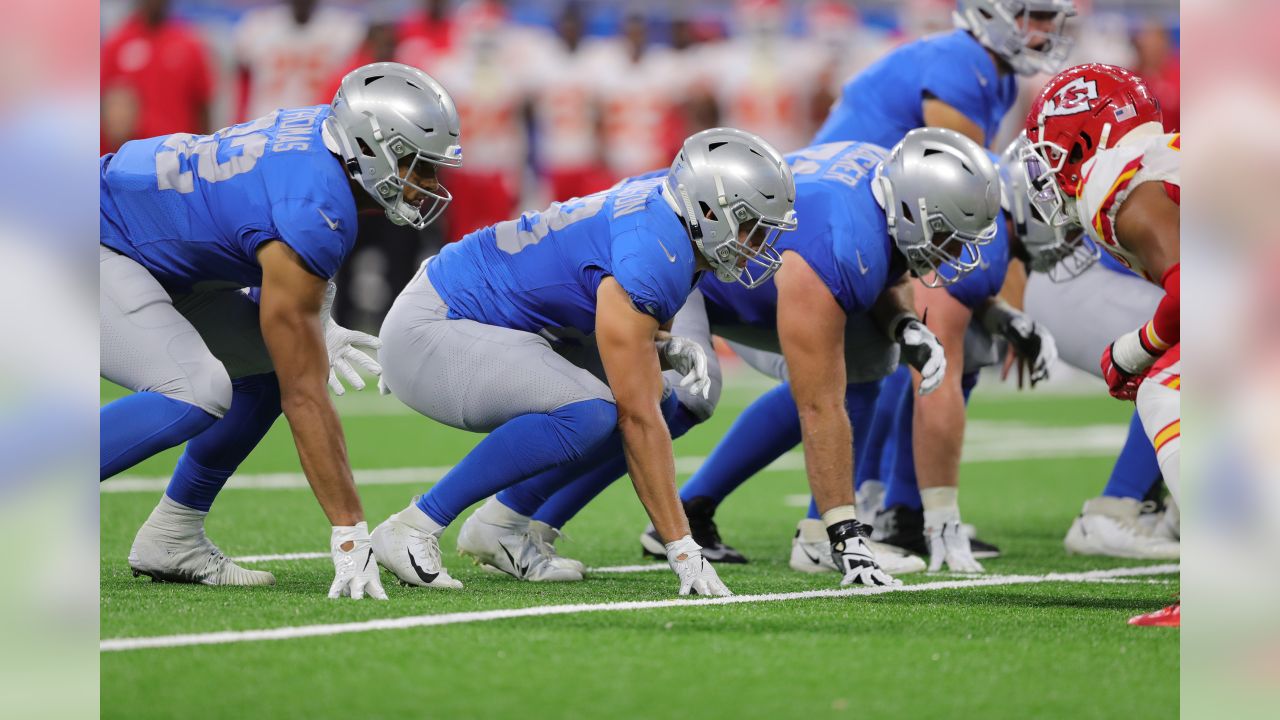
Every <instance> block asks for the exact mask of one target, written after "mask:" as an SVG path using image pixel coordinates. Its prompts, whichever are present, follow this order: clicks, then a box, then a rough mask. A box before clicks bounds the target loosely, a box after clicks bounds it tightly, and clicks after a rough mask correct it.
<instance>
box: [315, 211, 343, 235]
mask: <svg viewBox="0 0 1280 720" xmlns="http://www.w3.org/2000/svg"><path fill="white" fill-rule="evenodd" d="M316 212H318V213H320V217H322V218H324V224H325V225H328V226H329V229H330V230H337V229H338V221H337V220H330V219H329V216H328V215H325V214H324V211H323V210H321V209H320V208H316Z"/></svg>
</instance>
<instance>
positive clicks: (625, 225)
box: [373, 129, 795, 595]
mask: <svg viewBox="0 0 1280 720" xmlns="http://www.w3.org/2000/svg"><path fill="white" fill-rule="evenodd" d="M794 200H795V184H794V182H793V180H792V177H791V171H790V170H789V169H788V167H787V165H786V163H785V162H783V160H782V157H781V156H780V155H779V154H778V153H777V152H776V151H775V150H774V149H773V148H772V147H770V146H769V145H768V144H767V143H765V142H764V141H763V140H761V139H760V138H758V137H756V136H754V135H751V134H750V133H745V132H741V131H738V130H730V129H713V130H706V131H703V132H700V133H698V134H696V135H694V136H692V137H690V138H689V139H688V140H686V141H685V143H684V147H683V148H682V149H681V151H680V154H679V155H678V156H677V157H676V160H675V162H674V163H673V164H672V166H671V170H670V172H669V173H668V174H667V175H666V177H658V178H654V179H652V180H649V181H644V182H634V183H628V184H625V185H622V186H619V187H617V188H614V189H612V190H608V191H606V192H602V193H598V194H595V195H591V196H588V197H585V198H576V199H574V200H571V201H569V202H566V203H563V204H560V203H557V204H555V205H552V206H551V207H550V208H549V209H548V210H546V211H544V212H541V213H526V214H524V215H523V216H521V217H520V218H519V219H517V220H513V221H510V222H505V223H499V224H498V225H495V226H492V227H488V228H484V229H482V230H479V231H476V232H474V233H472V234H471V235H469V236H467V237H466V238H464V239H463V240H462V241H461V242H459V243H457V244H456V245H451V246H449V247H447V248H445V250H444V251H443V252H441V253H440V255H438V256H437V257H435V258H432V259H431V260H429V261H428V262H427V263H425V264H424V266H423V269H422V270H421V271H420V272H419V273H418V275H417V276H416V277H415V278H414V279H413V281H412V282H410V284H409V286H408V287H406V288H405V290H404V292H403V293H401V295H400V297H399V298H397V300H396V302H395V305H394V306H393V307H392V308H391V311H390V313H388V315H387V318H386V321H385V322H384V323H383V326H382V332H381V336H382V341H383V348H382V352H381V356H380V357H381V361H382V364H383V368H384V378H385V379H386V382H387V385H388V386H389V387H390V389H391V391H392V392H393V393H395V395H396V396H397V397H398V398H400V399H401V400H402V401H404V402H405V403H406V404H407V405H409V406H410V407H412V408H414V409H415V410H417V411H419V412H421V413H422V414H424V415H427V416H428V417H431V418H433V419H435V420H438V421H440V422H443V423H445V424H448V425H452V426H453V427H458V428H464V429H467V430H473V431H479V432H488V433H489V435H488V437H486V438H485V439H484V440H483V441H481V442H480V444H479V445H477V446H476V448H475V449H474V450H473V451H471V452H470V453H469V454H468V455H467V456H466V457H464V458H463V459H462V460H461V461H460V462H459V463H458V464H457V465H456V466H455V467H454V469H453V470H452V471H450V472H449V473H448V474H447V475H446V476H445V477H444V478H443V479H442V480H441V481H440V482H439V483H438V484H437V485H436V486H435V487H433V488H432V489H431V491H430V492H428V493H427V494H425V495H423V496H421V497H419V498H415V500H414V501H413V502H412V503H410V504H409V506H408V507H407V508H405V509H404V510H401V511H400V512H398V513H396V514H395V515H392V516H391V517H390V518H389V519H388V520H387V521H386V522H384V523H382V524H381V525H379V526H378V527H377V528H376V529H375V530H374V532H373V548H374V554H375V555H376V557H377V559H378V562H380V563H382V565H383V566H385V567H386V568H387V569H389V570H391V571H392V572H393V573H395V574H396V576H397V577H399V578H400V579H401V580H402V581H404V582H405V583H408V584H411V585H419V586H427V587H461V584H460V583H458V582H457V581H456V580H453V579H452V578H450V577H449V576H448V574H447V573H446V572H445V570H444V568H443V567H442V566H441V564H440V550H439V544H438V539H439V537H440V535H441V534H442V533H443V532H444V528H445V526H447V525H448V524H449V523H450V522H452V521H453V519H454V518H455V517H456V516H457V515H458V513H460V512H461V511H462V510H464V509H466V508H467V507H468V506H469V505H471V504H472V503H474V502H476V501H478V500H481V499H483V498H485V497H488V496H489V495H492V494H494V493H496V492H498V491H499V490H502V489H503V488H506V487H508V486H511V485H514V484H516V483H518V482H520V481H522V480H524V479H526V478H529V477H532V476H533V475H535V474H538V473H541V472H543V471H546V470H550V469H552V468H555V467H557V466H559V465H562V464H565V463H569V462H572V461H575V460H578V459H580V458H582V457H583V456H584V455H586V454H587V453H589V452H591V451H592V450H593V449H594V448H596V447H597V446H598V445H600V444H601V443H602V442H604V441H605V440H606V439H607V438H608V437H609V436H610V435H611V434H612V433H613V432H614V430H615V429H620V430H621V433H622V437H623V442H624V445H625V448H626V456H627V462H628V465H629V466H630V469H631V476H632V479H633V481H634V483H635V488H636V494H637V495H638V496H639V497H640V500H641V502H642V503H643V504H644V506H645V509H646V510H647V511H648V513H649V517H650V518H651V519H652V520H653V524H654V526H655V527H656V528H657V529H658V532H659V533H660V534H661V535H662V538H663V540H664V541H665V543H666V552H667V559H668V561H669V562H670V564H671V568H672V570H674V571H675V572H676V574H677V575H678V576H679V579H680V592H681V593H682V594H684V593H688V592H691V591H692V592H696V593H698V594H711V595H727V594H729V591H728V589H727V588H725V586H724V584H723V583H721V582H720V579H719V578H718V577H717V576H716V572H715V570H714V569H712V567H711V565H710V563H707V562H705V561H704V560H703V558H702V556H701V552H700V548H699V547H698V545H697V544H696V543H694V542H693V540H692V539H691V538H690V537H689V525H688V521H687V520H686V518H685V515H684V512H683V510H682V508H681V506H680V502H679V500H678V498H677V497H676V490H675V464H674V459H673V457H672V450H671V437H670V435H669V433H668V429H667V416H668V415H670V414H671V413H673V412H675V410H676V406H677V403H676V401H675V398H674V396H672V395H671V394H668V397H666V398H665V399H664V397H663V395H664V392H663V380H662V367H661V365H662V362H663V361H664V360H665V361H666V362H667V363H668V364H669V365H671V366H672V367H673V368H674V369H677V370H681V371H682V372H685V373H689V372H693V373H694V374H695V375H696V374H698V372H701V373H702V374H705V371H706V365H705V357H702V353H703V351H702V349H701V347H700V346H698V345H697V344H696V343H681V342H669V341H662V342H659V341H658V338H659V332H660V331H661V330H662V329H664V328H667V327H670V325H669V324H670V322H671V319H672V317H673V316H674V315H675V314H676V311H677V310H679V309H680V307H681V306H682V305H683V304H684V302H685V299H686V298H687V297H688V296H689V293H690V292H691V291H692V289H693V287H694V285H695V284H696V283H697V281H698V278H699V276H700V275H701V273H702V272H703V271H705V270H712V271H714V272H715V274H716V276H717V277H718V278H719V279H720V280H723V281H726V282H734V281H737V282H742V283H744V284H756V283H759V282H762V281H763V280H764V279H765V278H767V277H768V276H769V275H771V274H772V273H773V272H774V271H775V270H776V269H777V267H778V263H779V259H778V255H777V253H776V252H775V251H774V250H773V247H772V244H773V240H774V237H775V236H776V234H777V233H778V232H780V231H785V230H790V229H792V228H793V227H795V219H794V211H793V210H792V207H793V205H794ZM590 335H594V336H595V338H594V339H595V342H596V344H597V345H598V347H599V360H600V362H601V364H602V365H603V377H601V376H598V375H597V374H593V373H592V372H591V371H589V370H587V369H584V367H582V366H579V365H576V364H574V363H573V362H571V361H570V360H569V359H567V357H566V356H567V355H568V354H570V353H572V352H573V351H574V350H575V348H574V343H573V341H572V340H571V339H566V338H573V337H578V338H585V337H586V336H590ZM586 364H590V363H586ZM480 512H482V513H488V514H490V515H492V516H493V517H488V518H486V520H487V522H486V523H485V524H486V526H488V527H494V528H498V529H499V530H500V529H501V528H510V531H509V532H506V533H503V532H499V531H495V532H494V533H491V535H492V537H485V538H467V537H462V536H460V538H459V546H460V547H462V546H463V545H464V541H465V543H466V545H467V548H468V552H469V553H470V554H472V555H476V556H477V557H479V559H480V560H482V561H483V562H486V563H488V564H491V565H494V566H497V567H499V568H501V569H503V570H506V571H507V572H510V573H512V574H514V575H516V576H517V577H523V578H528V579H536V580H554V579H577V578H580V577H581V575H580V573H579V572H578V571H577V569H576V568H569V567H563V566H560V565H558V564H556V563H555V562H554V561H553V560H552V559H550V558H548V557H547V556H546V555H543V554H539V553H538V552H537V551H536V550H537V548H536V543H534V542H532V541H530V539H529V538H527V537H525V534H526V533H527V531H528V529H527V526H528V518H525V517H517V516H516V514H515V513H514V512H513V511H511V510H509V509H506V507H505V506H504V505H502V504H501V503H489V504H488V505H486V506H485V508H483V509H481V511H480ZM508 516H510V517H508ZM465 535H466V531H465V529H464V533H463V536H465ZM575 576H576V577H575Z"/></svg>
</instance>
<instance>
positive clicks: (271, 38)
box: [235, 0, 365, 120]
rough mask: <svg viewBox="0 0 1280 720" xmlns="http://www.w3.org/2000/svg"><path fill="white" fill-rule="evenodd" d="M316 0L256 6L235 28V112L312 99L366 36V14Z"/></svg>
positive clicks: (248, 113) (244, 115)
mask: <svg viewBox="0 0 1280 720" xmlns="http://www.w3.org/2000/svg"><path fill="white" fill-rule="evenodd" d="M317 5H318V3H317V0H289V2H288V4H284V5H270V6H267V7H261V8H255V9H253V10H250V11H248V12H246V13H245V14H244V17H243V18H242V19H241V20H240V23H239V25H237V26H236V29H235V59H236V63H237V65H238V66H239V75H240V78H239V79H240V95H239V102H238V104H237V113H236V115H237V118H238V119H240V120H246V119H248V118H254V117H259V116H261V115H266V114H267V113H269V112H271V111H272V110H275V109H277V108H282V107H299V106H303V105H310V104H312V103H313V102H315V99H316V97H318V96H320V95H321V94H322V92H323V89H324V87H325V86H326V84H327V83H328V82H329V81H330V79H331V78H332V76H333V74H334V73H335V72H337V71H338V70H339V69H340V68H341V65H342V63H344V62H346V60H347V59H348V58H349V57H351V54H352V53H353V52H355V50H356V48H357V47H358V46H359V45H360V42H361V40H363V39H364V37H365V27H364V21H363V19H362V18H361V17H360V16H359V15H357V14H355V13H353V12H350V11H348V10H341V9H338V8H332V7H317Z"/></svg>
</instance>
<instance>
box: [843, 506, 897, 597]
mask: <svg viewBox="0 0 1280 720" xmlns="http://www.w3.org/2000/svg"><path fill="white" fill-rule="evenodd" d="M827 533H828V534H829V535H832V536H833V537H834V538H835V539H834V540H832V542H831V559H832V560H834V561H835V564H836V568H837V569H838V570H840V572H841V573H843V575H844V577H842V578H841V579H840V584H841V585H853V584H855V583H856V584H858V585H869V586H880V585H901V584H902V581H901V580H897V579H895V578H893V577H892V576H891V575H889V574H888V573H886V572H885V571H884V570H881V569H880V564H879V563H878V562H876V554H875V553H874V552H873V551H872V550H871V546H869V545H867V538H868V537H869V536H870V535H871V528H870V527H869V526H867V525H864V524H863V523H860V522H858V521H857V520H845V521H844V522H841V523H840V524H838V525H836V526H834V527H832V528H828V529H827Z"/></svg>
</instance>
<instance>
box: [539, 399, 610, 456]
mask: <svg viewBox="0 0 1280 720" xmlns="http://www.w3.org/2000/svg"><path fill="white" fill-rule="evenodd" d="M550 416H551V417H552V418H555V419H556V420H557V423H556V425H557V432H558V434H559V435H560V440H561V443H562V446H563V449H564V456H565V458H566V459H567V460H568V461H569V462H573V461H576V460H580V459H582V457H583V456H584V455H586V454H587V453H588V452H590V451H591V449H592V448H594V447H595V446H596V445H599V444H600V443H602V442H604V441H605V440H606V439H607V438H608V437H609V436H610V435H612V434H613V431H614V430H615V429H617V427H618V408H617V407H616V406H615V405H614V404H613V403H611V402H608V401H606V400H583V401H580V402H575V403H569V404H568V405H562V406H560V407H558V408H556V409H555V410H552V411H551V413H550Z"/></svg>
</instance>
